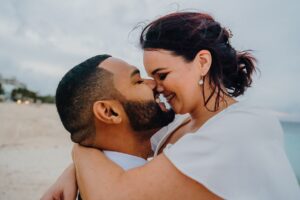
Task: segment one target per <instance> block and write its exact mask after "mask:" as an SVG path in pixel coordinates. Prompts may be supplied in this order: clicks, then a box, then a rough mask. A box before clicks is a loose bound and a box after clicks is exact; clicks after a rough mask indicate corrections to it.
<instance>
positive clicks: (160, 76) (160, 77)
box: [157, 73, 168, 81]
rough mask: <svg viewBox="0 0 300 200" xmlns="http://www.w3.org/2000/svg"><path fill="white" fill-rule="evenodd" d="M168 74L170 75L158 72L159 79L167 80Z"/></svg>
mask: <svg viewBox="0 0 300 200" xmlns="http://www.w3.org/2000/svg"><path fill="white" fill-rule="evenodd" d="M167 75H168V73H160V74H157V76H158V79H159V80H161V81H163V80H165V79H166V77H167Z"/></svg>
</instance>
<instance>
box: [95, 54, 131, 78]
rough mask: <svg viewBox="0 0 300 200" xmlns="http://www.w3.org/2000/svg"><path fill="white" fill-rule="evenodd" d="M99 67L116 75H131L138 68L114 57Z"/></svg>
mask: <svg viewBox="0 0 300 200" xmlns="http://www.w3.org/2000/svg"><path fill="white" fill-rule="evenodd" d="M98 67H100V68H103V69H105V70H107V71H109V72H111V73H113V74H114V75H129V74H130V73H132V71H134V70H136V67H134V66H132V65H129V64H128V63H126V62H125V61H123V60H121V59H118V58H114V57H110V58H107V59H106V60H104V61H103V62H102V63H101V64H100V65H99V66H98Z"/></svg>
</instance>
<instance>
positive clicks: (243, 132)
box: [73, 12, 300, 199]
mask: <svg viewBox="0 0 300 200" xmlns="http://www.w3.org/2000/svg"><path fill="white" fill-rule="evenodd" d="M230 37H231V33H230V31H228V30H226V29H225V28H223V27H221V25H220V24H219V23H218V22H216V21H215V20H214V19H213V18H212V17H211V16H209V15H207V14H203V13H192V12H182V13H173V14H170V15H166V16H163V17H161V18H159V19H157V20H155V21H153V22H151V23H150V24H149V25H147V26H146V27H145V28H144V30H143V32H142V34H141V37H140V44H141V47H142V49H143V50H144V65H145V68H146V71H147V73H148V74H149V75H150V76H152V77H153V78H154V80H155V81H156V83H157V90H158V92H160V93H162V94H163V95H164V96H165V98H166V99H167V101H168V102H169V104H170V105H171V107H172V108H173V109H174V111H175V112H176V113H177V114H187V115H182V116H180V117H177V119H176V120H175V121H174V122H173V123H172V124H170V125H169V126H168V127H165V128H163V129H162V130H160V131H159V132H158V133H157V134H155V135H154V136H153V138H152V141H151V142H152V146H153V148H154V150H155V158H154V159H153V160H152V161H150V162H149V163H148V164H146V165H145V166H142V167H139V168H136V169H133V170H129V171H126V172H125V171H124V170H122V169H120V168H118V167H117V166H115V164H113V163H112V162H110V161H109V160H107V159H106V158H105V157H104V156H103V155H101V156H99V153H98V151H96V150H93V149H87V148H84V147H79V146H76V147H75V148H74V150H73V159H74V163H75V165H76V173H77V178H78V182H79V187H80V190H81V192H82V193H83V194H84V196H86V197H88V198H91V199H93V198H103V199H183V198H185V199H300V192H299V186H298V184H297V181H296V178H295V175H294V173H293V171H292V169H291V167H290V164H289V162H288V160H287V157H286V155H285V152H284V148H283V141H282V131H281V128H280V124H279V122H278V121H277V120H276V119H274V118H272V117H271V116H268V115H267V114H265V112H264V111H262V110H260V109H256V108H253V107H249V106H247V105H245V104H244V103H240V102H237V100H235V97H238V96H240V95H242V94H244V92H245V90H246V89H247V88H248V87H250V85H251V82H252V74H253V72H254V71H255V59H254V58H253V57H252V55H251V54H250V53H249V52H245V51H244V52H239V51H236V50H235V49H234V48H233V47H232V46H231V44H230V41H229V39H230ZM162 152H163V153H162ZM88 166H94V167H93V171H92V172H91V170H90V169H89V167H88ZM95 185H97V187H95ZM179 187H180V188H179Z"/></svg>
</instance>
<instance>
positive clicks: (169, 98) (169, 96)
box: [165, 93, 175, 103]
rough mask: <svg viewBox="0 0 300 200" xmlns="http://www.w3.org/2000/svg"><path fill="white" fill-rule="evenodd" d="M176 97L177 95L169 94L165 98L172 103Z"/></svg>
mask: <svg viewBox="0 0 300 200" xmlns="http://www.w3.org/2000/svg"><path fill="white" fill-rule="evenodd" d="M174 97H175V94H174V93H172V94H169V95H165V98H166V99H167V101H168V103H170V102H171V100H172V99H173V98H174Z"/></svg>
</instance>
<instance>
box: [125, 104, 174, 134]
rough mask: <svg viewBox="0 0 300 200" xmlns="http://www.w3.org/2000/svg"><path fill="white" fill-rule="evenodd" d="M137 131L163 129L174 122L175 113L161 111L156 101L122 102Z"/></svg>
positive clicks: (131, 123)
mask: <svg viewBox="0 0 300 200" xmlns="http://www.w3.org/2000/svg"><path fill="white" fill-rule="evenodd" d="M121 103H122V105H123V107H124V110H125V112H126V114H127V116H128V118H129V122H130V125H131V127H132V129H133V130H135V131H150V130H154V129H158V128H161V127H163V126H166V125H167V124H169V123H171V122H172V121H173V120H174V117H175V112H174V111H173V110H172V109H170V110H169V111H167V112H164V111H162V110H161V108H160V107H159V105H158V104H157V103H156V102H155V101H151V100H150V101H124V102H121Z"/></svg>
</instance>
